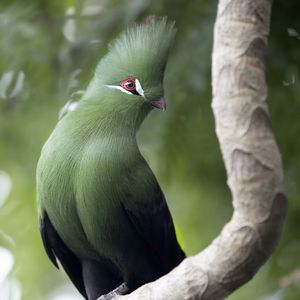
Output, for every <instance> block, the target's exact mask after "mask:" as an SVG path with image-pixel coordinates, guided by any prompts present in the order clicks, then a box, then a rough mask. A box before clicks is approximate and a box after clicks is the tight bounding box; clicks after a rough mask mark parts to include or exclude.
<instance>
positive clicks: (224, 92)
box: [119, 0, 286, 300]
mask: <svg viewBox="0 0 300 300" xmlns="http://www.w3.org/2000/svg"><path fill="white" fill-rule="evenodd" d="M271 5H272V1H271V0H220V1H219V6H218V14H217V20H216V23H215V31H214V49H213V68H212V73H213V76H212V77H213V103H212V108H213V111H214V115H215V120H216V132H217V136H218V139H219V142H220V146H221V150H222V154H223V158H224V162H225V166H226V170H227V176H228V185H229V187H230V189H231V192H232V197H233V207H234V213H233V216H232V218H231V220H230V222H229V223H228V224H226V225H225V226H224V228H223V229H222V232H221V233H220V235H219V236H218V237H217V238H216V239H215V240H214V241H213V242H212V243H211V245H210V246H208V247H207V248H206V249H205V250H204V251H202V252H200V253H199V254H197V255H195V256H193V257H189V258H187V259H185V260H184V261H183V262H182V263H181V264H180V265H179V266H178V267H177V268H175V269H174V270H173V271H172V272H170V273H169V274H167V275H166V276H164V277H162V278H160V279H159V280H157V281H155V282H153V283H149V284H146V285H144V286H142V287H140V288H139V289H138V290H136V291H135V292H133V293H132V294H130V295H128V296H122V297H119V298H122V299H124V300H125V299H129V300H133V299H139V300H143V299H155V300H160V299H161V300H163V299H180V300H182V299H209V300H213V299H224V298H225V297H226V296H228V295H229V294H230V293H231V292H232V291H234V290H235V289H237V288H238V287H240V286H241V285H242V284H244V283H245V282H247V281H249V280H250V279H251V278H252V277H253V275H254V274H255V273H256V272H257V270H258V269H259V268H260V267H261V266H262V265H263V264H264V262H265V261H266V260H267V259H268V257H269V256H270V255H271V254H272V252H273V250H274V248H275V247H276V245H277V242H278V239H279V237H280V234H281V230H282V226H283V221H284V217H285V211H286V197H285V195H284V187H283V174H282V165H281V158H280V153H279V151H278V148H277V145H276V142H275V140H274V137H273V133H272V130H271V126H270V121H269V117H268V108H267V104H266V97H267V87H266V82H265V64H266V62H265V57H266V51H267V36H268V32H269V20H270V12H271Z"/></svg>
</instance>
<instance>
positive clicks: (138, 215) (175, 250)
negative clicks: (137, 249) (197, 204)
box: [123, 184, 185, 273]
mask: <svg viewBox="0 0 300 300" xmlns="http://www.w3.org/2000/svg"><path fill="white" fill-rule="evenodd" d="M152 197H153V198H152V199H151V201H145V202H143V201H141V202H139V203H138V204H137V206H135V208H129V207H126V204H123V207H124V210H125V212H126V214H127V216H128V217H129V219H130V221H131V223H132V224H133V226H134V227H135V229H136V230H137V232H138V233H139V235H140V236H141V237H142V239H143V240H144V241H145V242H146V243H147V245H148V247H150V248H151V249H152V251H153V252H154V253H155V254H156V255H157V257H158V259H159V260H160V262H161V263H162V266H164V269H165V273H168V272H169V271H170V270H172V269H173V268H175V267H176V266H177V265H178V264H179V263H180V262H181V261H182V260H183V259H184V258H185V253H184V252H183V251H182V249H181V248H180V246H179V244H178V242H177V238H176V234H175V228H174V224H173V220H172V216H171V214H170V211H169V208H168V205H167V202H166V200H165V197H164V195H163V193H162V191H161V189H160V187H159V185H158V184H157V186H156V188H155V191H154V193H153V196H152Z"/></svg>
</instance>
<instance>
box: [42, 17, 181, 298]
mask: <svg viewBox="0 0 300 300" xmlns="http://www.w3.org/2000/svg"><path fill="white" fill-rule="evenodd" d="M173 36H174V29H173V24H169V23H167V22H166V20H165V19H162V20H159V21H154V20H150V21H148V22H147V23H145V24H143V25H136V26H134V27H132V28H131V29H128V30H127V31H125V32H124V33H123V34H122V35H121V37H120V38H118V39H117V40H116V41H115V42H114V43H113V44H112V45H111V46H110V47H109V52H108V54H107V55H106V56H105V57H104V58H103V59H102V60H101V61H100V63H99V64H98V66H97V68H96V72H95V75H94V78H93V79H92V81H91V83H90V85H89V86H88V88H87V90H86V92H85V94H84V95H83V97H82V99H81V100H80V102H79V105H78V107H77V109H76V110H74V111H70V112H68V113H67V114H66V115H65V116H64V117H63V118H62V119H61V120H60V121H59V122H58V124H57V126H56V128H55V129H54V131H53V133H52V134H51V136H50V137H49V139H48V140H47V142H46V143H45V145H44V147H43V149H42V153H41V157H40V160H39V163H38V167H37V192H38V206H39V212H40V216H41V218H43V216H44V215H47V216H48V218H49V220H50V222H51V224H52V225H53V228H54V229H55V231H56V233H57V234H58V236H59V237H60V238H61V240H62V241H63V243H64V244H65V246H66V247H67V248H68V249H70V250H71V252H72V253H74V254H75V256H76V259H77V258H78V261H79V265H83V263H82V262H83V261H85V260H93V261H96V262H99V266H100V265H101V264H100V262H101V261H102V260H103V259H104V260H108V261H109V264H111V265H113V268H112V269H116V270H118V271H111V270H110V271H111V272H112V273H114V277H115V278H118V280H120V282H121V283H122V282H123V281H125V282H127V283H128V282H129V285H130V281H131V279H130V278H131V277H130V275H128V274H131V273H132V272H129V271H128V270H127V268H130V266H132V268H134V266H133V264H134V261H135V260H137V261H138V260H139V257H141V268H142V265H144V266H143V268H145V267H146V268H147V267H148V265H153V272H152V273H153V275H151V276H152V277H153V278H152V277H151V276H150V275H149V279H147V278H145V279H142V280H140V281H139V280H137V282H136V283H133V284H132V287H130V289H131V290H132V289H134V288H136V287H137V286H139V285H141V284H143V283H144V282H146V281H150V280H153V279H155V277H158V276H160V275H162V274H163V273H166V272H167V271H168V270H169V269H171V268H173V267H174V266H175V265H176V264H177V263H179V261H180V260H181V259H182V258H183V256H182V252H181V249H180V247H179V246H178V244H177V241H176V237H175V233H174V227H173V224H172V220H171V217H170V215H169V211H168V209H167V206H166V204H165V200H164V197H163V194H162V192H161V190H160V188H159V185H158V183H157V181H156V179H155V177H154V175H153V173H152V171H151V170H150V168H149V166H148V164H147V163H146V161H145V160H144V158H143V157H142V155H141V153H140V151H139V149H138V145H137V142H136V131H137V130H138V128H139V126H140V124H141V122H142V121H143V120H144V118H145V117H146V116H147V114H148V113H149V111H150V110H151V109H152V107H151V106H150V105H149V103H150V101H155V100H158V99H159V98H161V97H162V96H163V74H164V69H165V66H166V60H167V53H168V48H169V45H170V42H171V41H172V39H173ZM127 77H134V78H137V79H138V80H139V82H140V83H141V85H142V87H143V90H144V93H145V95H144V97H141V96H139V95H133V94H126V93H123V92H122V91H120V90H119V89H112V88H109V86H118V85H119V83H120V82H121V81H122V80H123V79H124V78H127ZM42 234H43V232H42ZM47 234H48V233H47V231H46V233H44V236H43V238H44V239H46V244H47V245H46V248H48V249H46V250H47V251H48V252H53V254H54V255H56V256H57V257H58V258H59V259H60V257H59V255H58V254H57V253H56V252H58V250H56V249H55V246H53V242H51V238H49V237H48V236H47ZM164 239H165V241H163V240H164ZM52 240H53V239H52ZM169 240H170V241H169ZM44 243H45V241H44ZM161 243H166V245H165V247H164V248H166V249H164V250H160V249H159V250H154V252H155V251H158V252H160V253H159V255H158V256H160V255H165V254H166V251H171V252H172V253H170V254H168V256H170V257H173V256H174V257H175V256H176V257H177V256H178V257H180V258H178V259H177V258H176V259H171V260H172V262H170V261H169V260H170V259H169V258H167V263H166V264H167V265H172V266H170V267H166V269H165V270H164V271H159V272H157V275H155V274H154V273H155V267H154V265H155V262H154V263H153V261H155V259H154V260H153V261H151V259H148V258H149V257H150V256H151V257H152V256H153V257H155V255H156V254H152V253H151V254H150V252H151V251H152V250H151V251H150V250H148V248H149V247H150V248H151V247H152V246H151V245H153V248H156V247H158V248H159V247H161V246H160V245H159V244H161ZM171 248H172V249H171ZM129 249H130V250H129ZM146 252H147V254H146ZM148 252H149V253H148ZM48 254H49V253H48ZM50 256H51V253H50ZM160 259H161V258H158V260H160ZM60 260H61V259H60ZM150 261H151V262H150ZM175 261H176V262H175ZM105 268H107V269H109V268H110V267H107V265H106V264H105ZM65 269H66V268H65ZM66 271H67V270H66ZM72 272H73V273H74V272H75V273H76V272H77V273H80V272H82V267H80V268H79V269H78V270H76V271H72ZM139 272H140V270H136V272H133V273H135V277H136V276H138V275H137V274H138V273H139ZM115 273H116V274H115ZM83 274H84V273H83ZM69 276H70V278H71V279H72V276H73V275H72V274H71V275H70V274H69ZM76 276H77V275H76ZM80 276H82V275H81V273H80V274H79V277H80ZM83 277H84V276H83ZM132 277H134V276H132ZM141 277H143V276H141ZM72 280H73V282H74V276H73V279H72ZM98 280H99V281H101V278H99V279H98ZM118 280H115V282H117V281H118ZM75 281H76V280H75ZM83 281H84V285H85V288H84V289H83V290H85V292H86V294H84V292H82V291H81V292H82V293H83V294H84V296H86V297H87V298H89V299H93V298H94V296H90V295H91V293H92V292H89V290H88V286H87V285H88V284H86V281H87V280H85V278H83ZM132 281H134V280H132ZM80 284H81V283H80ZM99 284H100V285H101V283H99ZM112 286H113V285H112ZM99 291H101V293H102V292H105V293H106V292H108V291H106V290H105V288H103V291H102V290H101V288H99ZM98 296H100V295H98Z"/></svg>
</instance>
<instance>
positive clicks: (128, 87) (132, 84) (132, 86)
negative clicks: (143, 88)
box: [125, 80, 135, 90]
mask: <svg viewBox="0 0 300 300" xmlns="http://www.w3.org/2000/svg"><path fill="white" fill-rule="evenodd" d="M125 87H126V88H127V89H128V90H131V89H134V88H135V83H134V81H131V80H130V81H127V82H126V83H125Z"/></svg>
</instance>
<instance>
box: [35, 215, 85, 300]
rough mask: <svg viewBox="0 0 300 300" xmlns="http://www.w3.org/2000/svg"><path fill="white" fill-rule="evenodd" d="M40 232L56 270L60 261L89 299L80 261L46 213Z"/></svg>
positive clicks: (81, 291) (77, 286)
mask: <svg viewBox="0 0 300 300" xmlns="http://www.w3.org/2000/svg"><path fill="white" fill-rule="evenodd" d="M40 231H41V236H42V240H43V244H44V247H45V250H46V253H47V255H48V257H49V258H50V260H51V261H52V263H53V264H54V265H55V267H56V268H59V266H58V263H57V260H56V259H58V260H59V261H60V263H61V265H62V266H63V268H64V270H65V271H66V273H67V274H68V276H69V278H70V279H71V280H72V282H73V284H74V285H75V286H76V288H77V289H78V291H79V292H80V293H81V294H82V296H83V297H85V298H86V299H87V295H86V291H85V287H84V283H83V278H82V266H81V262H80V259H79V258H78V257H77V256H76V255H75V254H74V253H73V252H72V251H71V250H70V249H69V248H68V247H67V246H66V244H65V243H64V242H63V240H62V239H61V238H60V236H59V235H58V233H57V232H56V230H55V229H54V227H53V226H52V224H51V222H50V220H49V217H48V215H47V213H46V212H44V213H43V215H42V217H41V219H40Z"/></svg>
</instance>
